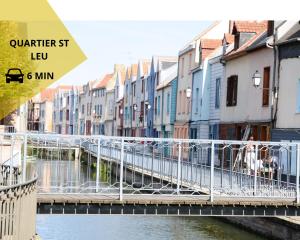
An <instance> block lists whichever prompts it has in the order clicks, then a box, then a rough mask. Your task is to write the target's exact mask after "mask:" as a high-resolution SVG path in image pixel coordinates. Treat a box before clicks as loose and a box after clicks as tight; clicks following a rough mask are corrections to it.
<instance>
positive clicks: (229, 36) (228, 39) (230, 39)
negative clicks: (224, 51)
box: [224, 33, 234, 44]
mask: <svg viewBox="0 0 300 240" xmlns="http://www.w3.org/2000/svg"><path fill="white" fill-rule="evenodd" d="M224 40H225V41H226V43H227V44H231V43H233V42H234V35H232V34H230V33H225V34H224Z"/></svg>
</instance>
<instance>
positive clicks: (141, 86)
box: [29, 21, 300, 141]
mask: <svg viewBox="0 0 300 240" xmlns="http://www.w3.org/2000/svg"><path fill="white" fill-rule="evenodd" d="M37 102H38V106H39V110H36V111H39V114H37V115H38V117H36V118H38V119H36V120H33V121H32V119H31V120H29V123H30V122H35V121H36V122H37V123H38V124H37V125H36V127H35V128H36V129H31V130H38V131H42V132H56V133H60V134H82V135H93V134H95V135H98V134H100V135H113V136H135V137H160V138H192V139H247V138H248V137H249V135H253V137H254V139H255V140H262V141H269V140H275V141H282V140H289V141H290V140H293V141H297V140H300V22H298V21H219V22H214V23H213V24H212V25H211V26H210V27H209V28H208V29H206V30H205V31H203V32H202V33H200V34H199V35H197V36H196V37H194V38H193V39H192V40H191V41H190V42H188V43H187V44H186V45H185V46H184V47H183V48H182V49H180V50H179V52H178V54H176V55H175V56H152V57H151V58H150V59H141V60H139V61H138V62H137V63H136V64H132V65H131V66H125V65H122V64H116V65H115V66H114V67H113V70H112V71H111V72H110V73H108V74H106V75H105V76H103V77H102V78H101V79H97V80H93V81H89V82H87V83H86V84H85V85H83V86H59V87H57V88H55V89H47V90H46V91H44V92H43V93H41V94H40V97H39V101H37ZM33 109H34V108H33Z"/></svg>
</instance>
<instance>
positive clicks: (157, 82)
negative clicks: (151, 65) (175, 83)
mask: <svg viewBox="0 0 300 240" xmlns="http://www.w3.org/2000/svg"><path fill="white" fill-rule="evenodd" d="M158 84H159V72H156V86H158Z"/></svg>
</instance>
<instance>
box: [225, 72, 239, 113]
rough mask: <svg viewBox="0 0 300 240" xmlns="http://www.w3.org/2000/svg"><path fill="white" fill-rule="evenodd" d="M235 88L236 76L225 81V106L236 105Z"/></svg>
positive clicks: (236, 84)
mask: <svg viewBox="0 0 300 240" xmlns="http://www.w3.org/2000/svg"><path fill="white" fill-rule="evenodd" d="M237 87H238V76H237V75H233V76H231V77H229V78H228V79H227V99H226V106H227V107H231V106H236V105H237Z"/></svg>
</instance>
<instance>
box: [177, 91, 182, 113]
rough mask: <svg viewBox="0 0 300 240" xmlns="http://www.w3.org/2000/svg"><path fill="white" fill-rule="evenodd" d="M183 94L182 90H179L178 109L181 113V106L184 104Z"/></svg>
mask: <svg viewBox="0 0 300 240" xmlns="http://www.w3.org/2000/svg"><path fill="white" fill-rule="evenodd" d="M181 95H182V93H181V91H179V100H178V104H177V105H178V109H177V111H178V114H181V106H182V102H181Z"/></svg>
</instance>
